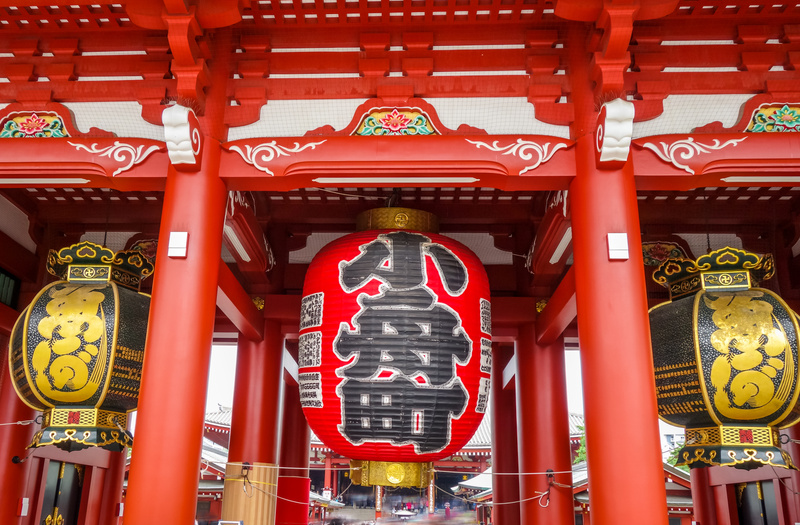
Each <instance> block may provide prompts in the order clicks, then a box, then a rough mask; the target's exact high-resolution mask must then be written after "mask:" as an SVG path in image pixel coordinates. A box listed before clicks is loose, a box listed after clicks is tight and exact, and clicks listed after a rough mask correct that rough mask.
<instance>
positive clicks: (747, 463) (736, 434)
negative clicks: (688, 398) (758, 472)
mask: <svg viewBox="0 0 800 525" xmlns="http://www.w3.org/2000/svg"><path fill="white" fill-rule="evenodd" d="M675 465H676V466H688V467H690V468H695V467H707V466H712V465H714V466H715V465H722V466H731V467H736V468H740V469H744V470H750V469H754V468H757V467H760V466H761V465H771V466H773V467H781V468H790V469H795V470H797V467H795V465H794V463H793V462H792V458H791V457H790V456H789V454H787V453H786V452H785V451H784V450H783V449H781V448H780V435H779V433H778V431H777V430H776V429H773V428H770V427H763V426H762V427H745V426H727V425H721V426H718V427H702V428H687V429H686V445H685V446H684V447H683V448H682V449H681V450H680V451H679V452H678V461H677V462H676V463H675Z"/></svg>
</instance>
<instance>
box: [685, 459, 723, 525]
mask: <svg viewBox="0 0 800 525" xmlns="http://www.w3.org/2000/svg"><path fill="white" fill-rule="evenodd" d="M689 474H690V476H691V479H692V507H693V514H694V519H695V521H696V522H697V525H716V523H717V509H716V504H715V503H714V489H713V488H712V487H711V485H710V484H709V482H708V469H707V468H693V469H692V470H691V472H690V473H689Z"/></svg>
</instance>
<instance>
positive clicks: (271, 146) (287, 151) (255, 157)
mask: <svg viewBox="0 0 800 525" xmlns="http://www.w3.org/2000/svg"><path fill="white" fill-rule="evenodd" d="M324 142H325V141H324V140H323V141H320V142H309V143H308V144H303V145H302V146H301V145H300V143H299V142H295V143H294V147H292V148H287V147H286V146H280V145H278V143H277V141H274V140H273V141H272V142H265V143H263V144H259V145H258V146H255V147H253V146H250V145H248V144H245V145H244V147H245V149H244V151H242V148H240V147H239V146H230V148H229V149H230V150H231V151H235V152H236V153H238V154H239V155H241V157H242V158H243V159H244V161H245V162H246V163H248V164H250V165H251V166H253V167H255V168H256V169H257V170H259V171H263V172H264V173H268V174H269V175H273V176H274V175H275V174H274V173H273V172H272V170H270V169H269V167H267V163H269V162H271V161H272V160H273V159H276V158H278V157H288V156H290V155H291V154H292V153H300V152H301V151H303V150H304V149H308V148H311V149H315V148H316V147H317V146H319V145H320V144H322V143H324Z"/></svg>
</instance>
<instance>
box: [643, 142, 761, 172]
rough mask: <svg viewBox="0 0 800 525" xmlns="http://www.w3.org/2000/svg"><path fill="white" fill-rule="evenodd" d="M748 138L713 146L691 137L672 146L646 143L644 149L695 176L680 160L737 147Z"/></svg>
mask: <svg viewBox="0 0 800 525" xmlns="http://www.w3.org/2000/svg"><path fill="white" fill-rule="evenodd" d="M746 138H747V137H744V138H741V139H731V140H729V141H727V142H720V140H719V139H714V143H713V144H702V143H700V142H695V141H694V137H689V138H686V139H683V140H676V141H675V142H673V143H672V144H667V143H666V142H659V144H660V147H659V146H658V145H656V144H653V143H652V142H645V143H644V144H643V145H642V147H643V148H647V149H649V150H651V151H653V152H654V153H655V154H656V155H658V156H659V158H660V159H661V160H663V161H664V162H669V163H670V164H672V165H673V166H675V167H676V168H680V169H682V170H683V171H685V172H686V173H689V174H691V175H694V170H693V169H692V168H690V167H689V166H687V165H686V164H682V163H681V162H680V161H679V159H680V160H684V161H685V160H689V159H691V158H692V157H694V156H695V155H700V154H701V153H710V152H711V151H715V150H720V149H722V148H725V147H727V146H731V145H733V146H734V147H735V146H736V145H737V144H738V143H740V142H741V141H743V140H744V139H746Z"/></svg>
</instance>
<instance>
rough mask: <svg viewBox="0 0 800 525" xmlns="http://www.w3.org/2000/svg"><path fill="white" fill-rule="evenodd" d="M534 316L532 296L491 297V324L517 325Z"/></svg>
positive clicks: (530, 320) (534, 304) (534, 308)
mask: <svg viewBox="0 0 800 525" xmlns="http://www.w3.org/2000/svg"><path fill="white" fill-rule="evenodd" d="M535 318H536V299H534V298H533V297H492V326H493V327H498V328H499V327H514V328H515V327H517V326H518V325H520V324H522V323H531V322H533V320H534V319H535Z"/></svg>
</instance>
